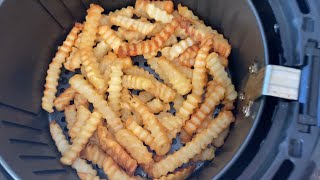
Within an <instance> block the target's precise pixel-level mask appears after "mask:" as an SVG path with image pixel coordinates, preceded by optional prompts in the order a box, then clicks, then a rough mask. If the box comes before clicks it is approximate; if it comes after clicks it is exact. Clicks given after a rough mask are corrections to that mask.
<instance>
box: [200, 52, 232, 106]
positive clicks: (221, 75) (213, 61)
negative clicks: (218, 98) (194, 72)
mask: <svg viewBox="0 0 320 180" xmlns="http://www.w3.org/2000/svg"><path fill="white" fill-rule="evenodd" d="M206 67H207V68H208V69H209V73H210V75H212V76H213V77H214V79H215V81H216V82H217V83H219V84H221V85H222V86H223V87H224V88H225V89H226V95H225V96H226V99H227V100H229V101H233V100H235V99H236V98H237V96H238V94H237V92H236V91H235V89H234V85H233V84H232V82H231V79H230V78H229V77H228V73H227V72H226V71H225V70H224V67H223V66H222V64H221V63H220V60H219V55H218V54H217V53H214V56H210V58H207V65H206Z"/></svg>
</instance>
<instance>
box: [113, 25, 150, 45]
mask: <svg viewBox="0 0 320 180" xmlns="http://www.w3.org/2000/svg"><path fill="white" fill-rule="evenodd" d="M117 33H118V36H119V37H121V38H122V39H123V40H127V41H128V42H129V43H139V42H140V41H143V40H144V39H145V37H146V35H144V34H142V33H140V32H138V31H130V30H126V29H124V28H121V27H119V28H118V31H117Z"/></svg>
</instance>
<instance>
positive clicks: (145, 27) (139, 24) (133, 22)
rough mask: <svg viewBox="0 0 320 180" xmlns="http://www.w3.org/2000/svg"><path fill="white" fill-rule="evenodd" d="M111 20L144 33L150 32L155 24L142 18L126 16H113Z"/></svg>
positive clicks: (115, 23) (128, 28)
mask: <svg viewBox="0 0 320 180" xmlns="http://www.w3.org/2000/svg"><path fill="white" fill-rule="evenodd" d="M110 21H111V22H112V23H113V24H114V25H117V26H120V27H124V28H125V29H127V30H134V31H137V32H139V33H142V34H144V35H147V34H149V33H150V32H151V31H152V30H153V28H154V27H155V25H154V24H152V23H150V22H145V21H142V20H141V19H140V20H139V19H132V18H129V17H126V16H121V15H118V16H111V17H110Z"/></svg>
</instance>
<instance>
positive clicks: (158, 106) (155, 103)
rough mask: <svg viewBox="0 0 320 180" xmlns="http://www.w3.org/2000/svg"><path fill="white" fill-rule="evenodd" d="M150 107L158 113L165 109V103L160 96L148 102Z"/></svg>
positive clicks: (153, 111) (151, 110)
mask: <svg viewBox="0 0 320 180" xmlns="http://www.w3.org/2000/svg"><path fill="white" fill-rule="evenodd" d="M146 105H147V106H148V108H149V109H150V112H152V113H154V114H156V113H159V112H160V111H162V110H163V109H164V104H163V102H162V101H161V100H160V99H159V98H155V99H153V100H152V101H150V102H147V104H146Z"/></svg>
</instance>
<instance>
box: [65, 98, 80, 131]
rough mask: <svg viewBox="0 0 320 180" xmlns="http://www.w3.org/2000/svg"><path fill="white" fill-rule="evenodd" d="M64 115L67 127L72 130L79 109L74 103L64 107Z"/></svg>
mask: <svg viewBox="0 0 320 180" xmlns="http://www.w3.org/2000/svg"><path fill="white" fill-rule="evenodd" d="M64 116H65V117H66V122H67V128H68V129H69V130H70V129H71V128H72V126H73V125H74V123H75V122H76V121H77V109H76V106H75V105H74V104H72V105H69V106H67V107H66V108H65V109H64Z"/></svg>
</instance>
